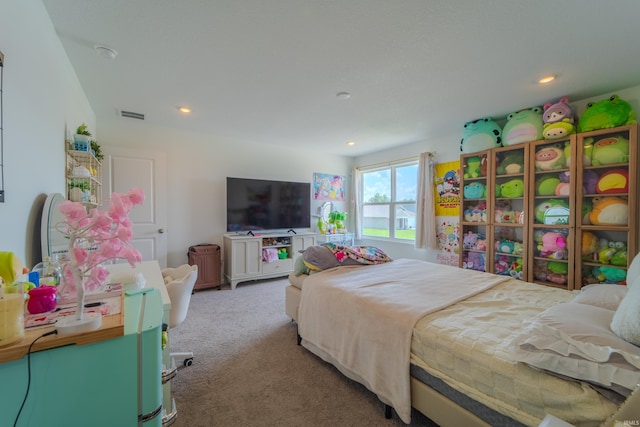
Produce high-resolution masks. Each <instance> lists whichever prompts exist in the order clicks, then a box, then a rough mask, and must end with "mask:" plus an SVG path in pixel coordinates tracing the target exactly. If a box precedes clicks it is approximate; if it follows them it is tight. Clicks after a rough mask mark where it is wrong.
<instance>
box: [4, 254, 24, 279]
mask: <svg viewBox="0 0 640 427" xmlns="http://www.w3.org/2000/svg"><path fill="white" fill-rule="evenodd" d="M20 274H22V261H20V258H18V257H17V256H15V255H14V254H13V252H0V279H1V280H0V283H7V284H10V283H13V282H14V281H15V280H16V278H17V277H18V276H20Z"/></svg>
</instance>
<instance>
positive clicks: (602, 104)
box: [578, 95, 636, 132]
mask: <svg viewBox="0 0 640 427" xmlns="http://www.w3.org/2000/svg"><path fill="white" fill-rule="evenodd" d="M633 123H636V113H635V111H633V108H631V104H629V103H628V102H627V101H625V100H623V99H620V97H619V96H618V95H612V96H611V97H610V98H609V99H603V100H601V101H597V102H590V103H588V104H587V109H586V110H585V112H584V114H582V116H581V117H580V121H579V122H578V128H579V129H580V131H581V132H589V131H592V130H597V129H610V128H614V127H618V126H623V125H630V124H633Z"/></svg>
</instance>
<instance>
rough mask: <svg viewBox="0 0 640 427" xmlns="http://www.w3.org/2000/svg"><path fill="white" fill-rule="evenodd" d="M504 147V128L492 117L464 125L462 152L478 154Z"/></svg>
mask: <svg viewBox="0 0 640 427" xmlns="http://www.w3.org/2000/svg"><path fill="white" fill-rule="evenodd" d="M501 146H502V128H501V127H500V126H498V124H497V123H496V122H494V121H493V119H492V118H490V117H485V118H482V119H478V120H474V121H472V122H467V123H465V124H464V131H463V133H462V139H461V140H460V151H461V152H463V153H476V152H478V151H482V150H489V149H491V148H496V147H501Z"/></svg>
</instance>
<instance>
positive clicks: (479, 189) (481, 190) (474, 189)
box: [463, 182, 487, 199]
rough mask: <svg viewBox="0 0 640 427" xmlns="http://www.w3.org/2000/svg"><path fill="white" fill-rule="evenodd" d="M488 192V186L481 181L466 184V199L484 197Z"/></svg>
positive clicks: (464, 193)
mask: <svg viewBox="0 0 640 427" xmlns="http://www.w3.org/2000/svg"><path fill="white" fill-rule="evenodd" d="M486 194H487V192H486V188H485V186H484V184H483V183H481V182H472V183H470V184H467V185H465V186H464V189H463V195H464V198H465V199H483V198H484V197H486Z"/></svg>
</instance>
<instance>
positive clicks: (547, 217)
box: [534, 199, 569, 224]
mask: <svg viewBox="0 0 640 427" xmlns="http://www.w3.org/2000/svg"><path fill="white" fill-rule="evenodd" d="M534 218H535V219H536V221H537V222H538V223H539V224H568V223H569V204H568V203H567V202H566V201H565V200H563V199H548V200H543V201H541V202H540V203H538V204H537V205H536V206H535V208H534Z"/></svg>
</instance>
